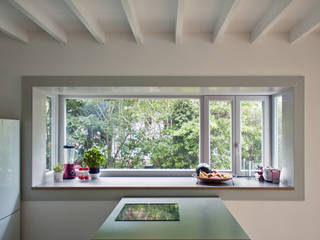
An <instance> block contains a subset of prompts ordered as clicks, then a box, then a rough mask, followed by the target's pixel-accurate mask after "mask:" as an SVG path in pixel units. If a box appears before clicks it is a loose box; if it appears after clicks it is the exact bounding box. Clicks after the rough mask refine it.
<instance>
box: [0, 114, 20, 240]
mask: <svg viewBox="0 0 320 240" xmlns="http://www.w3.org/2000/svg"><path fill="white" fill-rule="evenodd" d="M19 129H20V123H19V121H18V120H6V119H0V240H19V239H20V130H19Z"/></svg>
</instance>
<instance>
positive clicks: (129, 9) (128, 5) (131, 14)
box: [121, 0, 143, 43]
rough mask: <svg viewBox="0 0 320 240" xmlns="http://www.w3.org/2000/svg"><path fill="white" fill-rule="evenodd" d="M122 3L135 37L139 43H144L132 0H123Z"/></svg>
mask: <svg viewBox="0 0 320 240" xmlns="http://www.w3.org/2000/svg"><path fill="white" fill-rule="evenodd" d="M121 3H122V7H123V10H124V12H125V14H126V16H127V19H128V22H129V24H130V27H131V31H132V33H133V36H134V38H135V39H136V41H137V43H143V35H142V32H141V29H140V25H139V22H138V18H137V14H136V10H135V8H134V6H133V2H132V0H121Z"/></svg>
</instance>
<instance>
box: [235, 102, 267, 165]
mask: <svg viewBox="0 0 320 240" xmlns="http://www.w3.org/2000/svg"><path fill="white" fill-rule="evenodd" d="M240 115H241V139H240V141H241V170H246V169H248V167H249V161H252V163H253V166H252V167H253V169H255V168H256V166H257V165H259V164H261V163H262V153H263V150H262V146H263V145H262V144H263V105H262V101H241V104H240Z"/></svg>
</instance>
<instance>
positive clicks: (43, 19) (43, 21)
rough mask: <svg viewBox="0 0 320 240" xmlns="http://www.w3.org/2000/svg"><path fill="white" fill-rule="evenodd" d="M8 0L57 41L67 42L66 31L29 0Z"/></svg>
mask: <svg viewBox="0 0 320 240" xmlns="http://www.w3.org/2000/svg"><path fill="white" fill-rule="evenodd" d="M10 2H11V3H12V4H13V6H15V7H16V8H17V9H19V10H20V11H21V12H22V13H23V14H25V15H26V16H27V17H28V18H30V19H31V20H32V21H33V22H35V23H36V24H37V25H38V26H39V27H41V28H42V29H43V30H44V31H46V32H47V33H48V34H50V35H51V36H52V37H53V38H54V39H56V40H57V41H58V42H62V43H66V42H67V35H66V33H65V32H64V31H63V30H62V29H61V28H60V27H59V26H57V24H56V23H55V22H54V21H53V20H52V19H51V18H50V17H48V16H46V15H44V14H43V13H42V12H41V11H39V10H38V9H37V8H36V7H35V6H33V5H31V4H30V2H29V1H25V0H10Z"/></svg>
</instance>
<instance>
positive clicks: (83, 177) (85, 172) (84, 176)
mask: <svg viewBox="0 0 320 240" xmlns="http://www.w3.org/2000/svg"><path fill="white" fill-rule="evenodd" d="M78 178H79V179H80V181H82V182H84V181H88V180H89V179H90V178H89V168H88V167H80V168H79V173H78Z"/></svg>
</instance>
